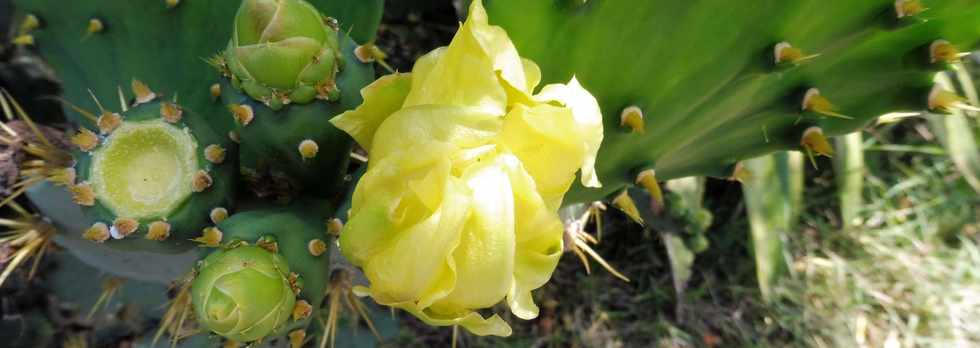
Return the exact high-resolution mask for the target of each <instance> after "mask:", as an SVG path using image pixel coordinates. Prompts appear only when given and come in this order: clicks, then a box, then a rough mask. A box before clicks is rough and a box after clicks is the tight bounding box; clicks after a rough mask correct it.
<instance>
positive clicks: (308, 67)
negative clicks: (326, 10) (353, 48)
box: [224, 0, 341, 109]
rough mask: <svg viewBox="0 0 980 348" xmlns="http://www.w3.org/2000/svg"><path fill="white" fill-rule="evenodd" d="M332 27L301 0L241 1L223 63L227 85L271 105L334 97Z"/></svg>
mask: <svg viewBox="0 0 980 348" xmlns="http://www.w3.org/2000/svg"><path fill="white" fill-rule="evenodd" d="M338 47H339V44H338V32H337V29H336V28H334V27H332V26H331V25H329V19H327V18H325V17H323V16H322V15H321V14H320V12H319V11H317V9H316V8H314V7H313V6H312V5H310V4H309V3H307V2H306V1H303V0H245V1H243V2H242V6H241V7H240V8H239V9H238V13H237V14H236V16H235V27H234V31H233V36H232V39H231V41H230V42H229V43H228V48H227V49H226V50H225V51H224V61H225V64H227V67H228V70H229V71H230V72H231V74H232V83H233V84H234V85H235V86H236V87H238V88H241V89H242V90H244V91H245V93H246V94H248V95H249V96H251V97H252V98H255V99H257V100H260V101H262V102H264V103H265V104H266V105H269V106H270V107H271V108H273V109H278V108H280V107H282V105H283V104H288V103H290V102H294V103H308V102H310V101H312V100H313V99H314V98H316V97H319V98H322V99H327V98H330V97H331V96H336V88H337V87H336V84H335V83H334V78H335V76H336V74H337V71H338V70H339V69H340V63H341V61H340V54H339V52H340V51H339V48H338Z"/></svg>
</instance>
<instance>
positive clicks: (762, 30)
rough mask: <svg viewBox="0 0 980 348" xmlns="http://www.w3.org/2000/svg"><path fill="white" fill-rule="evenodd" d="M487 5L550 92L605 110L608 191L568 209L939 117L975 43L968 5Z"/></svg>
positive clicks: (979, 38)
mask: <svg viewBox="0 0 980 348" xmlns="http://www.w3.org/2000/svg"><path fill="white" fill-rule="evenodd" d="M486 2H487V10H488V12H489V14H490V20H491V22H492V23H493V24H497V25H500V26H502V27H503V28H504V29H506V30H507V32H508V34H509V35H510V37H511V38H512V39H513V41H514V42H515V44H516V45H517V48H518V50H519V51H520V52H521V54H522V55H523V56H526V57H528V58H530V59H533V60H535V61H539V62H542V61H546V62H548V64H542V65H541V69H542V76H543V79H542V81H543V82H544V83H548V82H560V81H567V80H568V79H569V78H570V77H571V76H572V75H576V76H577V78H578V79H579V80H580V81H581V83H582V85H583V86H584V87H585V88H587V89H588V90H590V91H594V93H596V98H597V99H598V100H599V102H600V104H601V108H602V111H603V115H604V116H605V122H604V125H603V126H604V129H605V133H606V134H605V137H604V140H603V144H602V148H601V150H600V152H599V156H598V159H597V164H596V170H597V171H598V173H599V177H600V179H601V180H602V182H603V184H604V186H603V188H602V189H601V190H595V189H585V188H583V187H581V186H579V185H576V186H575V187H574V188H573V189H572V191H571V192H570V193H569V195H568V196H567V198H566V202H568V203H573V202H580V201H590V200H595V199H598V198H601V197H605V196H606V195H608V194H609V193H612V192H616V191H617V190H618V189H619V188H621V187H622V186H624V185H631V183H632V182H634V181H635V178H636V176H637V174H638V173H640V172H642V171H643V170H645V169H656V172H657V176H658V178H659V179H660V180H669V179H672V178H677V177H684V176H691V175H712V176H720V177H727V176H730V175H731V173H732V170H733V168H734V165H735V163H737V162H738V161H740V160H743V159H747V158H752V157H755V156H758V155H762V154H765V153H769V152H773V151H776V150H793V149H796V150H803V148H804V147H805V145H806V144H803V143H804V141H803V140H804V139H802V137H803V135H804V133H805V132H806V130H808V129H811V128H812V129H814V131H811V132H809V133H810V134H817V133H816V131H815V130H820V131H821V132H820V133H823V134H826V136H835V135H839V134H843V133H847V132H851V131H853V130H855V129H857V128H860V127H861V126H863V125H865V124H866V123H868V122H869V121H870V120H872V119H873V118H875V117H877V116H879V115H882V114H885V113H888V112H893V111H916V110H925V109H927V108H930V104H933V105H931V106H932V107H939V108H942V107H941V105H936V103H935V102H938V101H941V100H933V102H934V103H930V100H929V99H930V98H929V95H930V93H929V92H930V89H931V88H932V79H933V76H934V75H935V74H936V72H938V71H942V70H945V69H947V68H948V67H949V63H950V62H955V61H956V60H957V59H959V57H960V56H961V54H960V53H958V52H959V51H967V50H969V49H970V48H971V47H973V46H975V45H976V44H977V43H978V42H980V26H977V25H976V23H978V22H980V3H978V2H976V1H973V0H950V1H921V2H919V1H904V0H903V1H898V2H896V1H895V0H873V1H872V0H869V1H851V0H832V1H826V0H819V1H818V0H804V1H776V0H771V1H770V0H765V1H756V2H753V4H752V5H751V6H747V5H746V4H745V3H743V2H738V1H725V0H709V1H694V2H691V1H644V2H639V3H638V2H631V1H515V0H493V1H490V0H488V1H486ZM915 4H918V5H923V6H913V5H915ZM896 5H899V6H896ZM709 14H710V15H709ZM528 18H534V20H527V19H528ZM719 18H723V20H720V19H719ZM933 99H936V98H933ZM630 106H635V108H630ZM626 110H631V112H626V113H624V112H623V111H626ZM636 110H639V111H640V112H639V113H637V112H636ZM639 115H642V117H641V118H640V119H637V118H638V116H639ZM621 116H623V117H622V118H621ZM638 122H639V124H641V125H642V126H643V127H636V125H638ZM630 125H633V126H632V127H630ZM634 129H635V130H636V131H634ZM640 130H643V131H640ZM811 152H813V151H811Z"/></svg>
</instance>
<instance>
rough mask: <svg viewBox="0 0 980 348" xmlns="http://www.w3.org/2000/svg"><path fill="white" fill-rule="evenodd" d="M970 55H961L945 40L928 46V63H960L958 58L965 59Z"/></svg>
mask: <svg viewBox="0 0 980 348" xmlns="http://www.w3.org/2000/svg"><path fill="white" fill-rule="evenodd" d="M968 55H970V53H962V52H960V50H959V49H957V48H956V46H953V44H952V43H950V42H949V41H946V40H936V41H933V42H932V44H931V45H929V62H930V63H933V64H935V63H939V62H943V63H947V64H953V63H956V62H959V61H960V58H963V57H966V56H968Z"/></svg>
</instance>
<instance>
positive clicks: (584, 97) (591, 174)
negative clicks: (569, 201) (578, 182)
mask: <svg viewBox="0 0 980 348" xmlns="http://www.w3.org/2000/svg"><path fill="white" fill-rule="evenodd" d="M535 99H537V100H539V101H542V102H558V103H561V104H562V105H564V106H566V107H568V108H570V109H572V116H574V117H575V123H576V124H577V125H578V127H579V128H580V130H581V132H582V133H583V134H584V135H585V142H584V144H583V146H584V147H585V158H584V159H583V161H582V185H583V186H585V187H602V183H600V182H599V176H598V175H597V174H596V172H595V160H596V155H597V154H598V153H599V146H600V145H601V144H602V136H603V133H602V111H601V110H600V109H599V102H598V101H596V99H595V97H593V96H592V94H590V93H589V91H587V90H585V88H583V87H582V85H581V84H579V82H578V79H576V78H575V76H572V80H571V81H569V82H568V84H564V85H562V84H552V85H547V86H544V88H542V89H541V92H540V93H538V94H537V95H536V96H535Z"/></svg>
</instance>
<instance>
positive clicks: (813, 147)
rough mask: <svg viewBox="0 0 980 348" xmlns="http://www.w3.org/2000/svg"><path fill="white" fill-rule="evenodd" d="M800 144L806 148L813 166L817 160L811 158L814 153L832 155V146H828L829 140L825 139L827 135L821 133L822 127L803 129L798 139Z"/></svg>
mask: <svg viewBox="0 0 980 348" xmlns="http://www.w3.org/2000/svg"><path fill="white" fill-rule="evenodd" d="M800 145H801V146H803V149H804V150H806V153H807V155H808V156H809V157H810V162H811V163H812V164H813V166H814V167H816V166H817V162H816V160H815V159H814V158H813V157H814V154H817V155H819V156H825V157H833V156H834V147H833V146H830V142H829V141H827V137H826V136H825V135H824V134H823V129H820V127H810V128H807V129H806V130H805V131H803V138H802V139H800Z"/></svg>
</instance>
